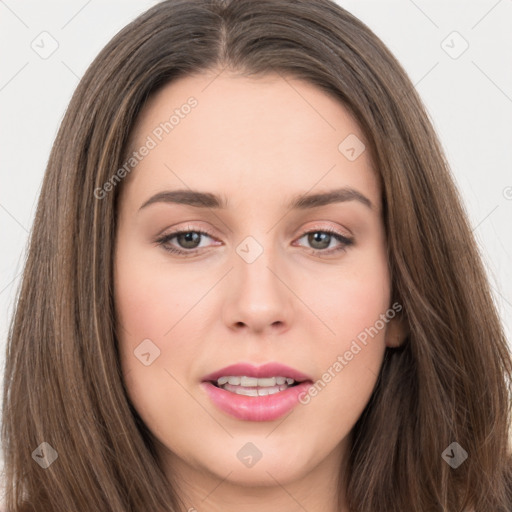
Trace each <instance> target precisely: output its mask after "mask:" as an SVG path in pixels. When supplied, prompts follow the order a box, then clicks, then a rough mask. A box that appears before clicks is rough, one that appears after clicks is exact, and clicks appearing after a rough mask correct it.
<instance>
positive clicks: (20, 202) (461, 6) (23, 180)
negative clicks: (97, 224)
mask: <svg viewBox="0 0 512 512" xmlns="http://www.w3.org/2000/svg"><path fill="white" fill-rule="evenodd" d="M256 1H257V0H256ZM155 3H156V2H155V1H148V0H138V1H135V0H129V1H126V0H125V1H122V2H121V1H119V0H118V1H112V0H111V1H107V2H106V1H100V0H89V1H86V0H72V1H70V0H67V1H60V2H57V1H46V2H36V1H35V0H31V1H15V0H5V1H4V0H0V48H1V51H2V54H1V55H2V61H1V62H2V64H1V67H0V119H1V123H0V142H1V151H0V173H1V185H2V186H1V188H0V226H1V235H0V236H1V243H2V251H1V254H0V269H1V273H0V365H1V366H0V368H1V370H0V372H2V373H1V374H0V377H3V366H4V351H5V343H6V335H7V329H8V320H9V318H10V315H11V313H12V309H13V303H14V299H15V292H16V288H17V285H18V283H19V277H20V272H21V270H22V264H23V260H24V251H25V244H26V242H27V237H28V231H29V229H30V226H31V224H32V220H33V215H34V211H35V206H36V199H37V196H38V193H39V190H40V186H41V180H42V177H43V173H44V169H45V166H46V162H47V160H48V156H49V152H50V148H51V145H52V143H53V139H54V137H55V135H56V132H57V128H58V125H59V123H60V121H61V119H62V116H63V114H64V111H65V109H66V106H67V104H68V102H69V100H70V98H71V95H72V93H73V91H74V89H75V87H76V86H77V84H78V80H79V78H80V77H81V76H82V74H83V73H84V71H85V70H86V68H87V67H88V65H89V64H90V63H91V61H92V60H93V58H94V57H95V56H96V55H97V53H98V52H99V51H100V49H101V48H102V47H103V46H104V45H105V44H106V43H107V41H108V40H109V39H110V38H111V37H112V36H113V35H114V34H115V33H116V32H117V31H119V30H120V29H121V28H122V27H123V26H124V25H126V24H127V23H128V22H129V21H131V20H132V19H133V18H135V17H136V16H137V15H138V14H140V13H142V12H143V11H145V10H146V9H147V8H148V7H150V6H151V5H154V4H155ZM338 3H339V4H340V5H342V6H343V7H345V8H346V9H348V10H349V11H350V12H352V13H353V14H355V15H356V16H357V17H359V18H360V19H361V20H362V21H363V22H365V23H366V24H367V25H368V26H369V27H370V28H371V29H372V30H373V31H374V32H375V33H376V34H377V35H378V36H379V37H380V38H381V39H382V40H383V41H384V43H385V44H387V45H388V47H389V48H390V50H391V51H392V52H393V53H394V54H395V56H396V57H397V58H398V60H399V61H400V62H401V63H402V65H403V66H404V67H405V69H406V71H407V72H408V74H409V76H410V77H411V79H412V81H413V83H414V84H415V86H416V88H417V90H418V91H419V93H420V95H421V97H422V98H423V100H424V102H425V104H426V106H427V109H428V111H429V113H430V116H431V119H432V121H433V123H434V126H435V128H436V130H437V132H438V134H439V137H440V139H441V142H442V144H443V147H444V149H445V151H446V154H447V157H448V160H449V162H450V164H451V166H452V170H453V173H454V175H455V179H456V181H457V184H458V186H459V188H460V191H461V193H462V196H463V198H464V201H465V204H466V207H467V211H468V214H469V217H470V221H471V224H472V226H473V230H474V233H475V235H476V238H477V243H478V244H479V247H480V250H481V253H482V256H483V258H484V261H485V264H486V266H487V268H488V273H489V278H490V281H491V284H492V287H493V289H494V293H495V299H496V303H497V305H498V308H499V311H500V314H501V317H502V319H503V322H504V325H505V328H506V332H507V335H508V339H509V340H510V339H511V338H512V336H511V333H512V314H511V313H512V269H511V263H512V170H511V162H512V122H511V117H512V65H511V64H512V61H511V57H512V36H511V35H510V27H511V26H512V0H499V1H497V0H478V1H476V0H473V1H468V0H450V1H447V0H443V1H431V0H414V1H412V0H394V1H391V0H378V1H377V0H375V1H369V0H339V1H338ZM44 31H46V32H48V33H49V34H50V35H51V37H50V36H47V35H46V36H44V35H43V36H40V34H41V33H42V32H44ZM454 31H455V32H457V33H458V34H459V35H457V34H453V32H454ZM51 38H54V39H55V40H56V41H57V43H58V48H57V49H56V51H55V52H54V53H53V54H52V55H50V56H49V57H48V58H46V59H43V58H41V57H40V56H39V55H38V53H36V51H34V49H33V48H32V47H31V45H33V46H35V47H36V48H39V50H38V51H40V52H43V51H48V50H49V49H51V44H52V41H51ZM464 40H465V41H467V44H469V47H468V48H467V50H466V51H465V52H464V53H462V54H461V55H460V56H458V54H459V53H460V52H461V51H462V50H463V49H464V46H465V43H464ZM443 41H444V42H443ZM53 44H55V43H53ZM450 54H451V55H450ZM453 57H457V58H453ZM33 449H35V447H27V450H30V451H32V450H33ZM1 462H2V460H1V459H0V465H1Z"/></svg>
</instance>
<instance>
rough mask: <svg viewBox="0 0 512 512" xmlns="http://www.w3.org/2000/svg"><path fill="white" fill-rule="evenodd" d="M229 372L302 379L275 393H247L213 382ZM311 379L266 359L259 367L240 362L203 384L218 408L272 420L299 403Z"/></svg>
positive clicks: (248, 418)
mask: <svg viewBox="0 0 512 512" xmlns="http://www.w3.org/2000/svg"><path fill="white" fill-rule="evenodd" d="M228 375H240V376H242V375H245V376H246V377H257V378H264V377H274V376H281V377H289V378H292V379H294V380H295V381H296V382H300V383H299V384H297V385H296V386H293V387H291V388H288V389H286V390H284V391H280V392H279V393H275V394H273V395H266V396H244V395H237V394H236V393H231V392H230V391H226V390H225V389H222V388H218V387H217V386H215V385H214V384H212V381H216V380H217V379H218V378H219V377H223V376H228ZM312 381H313V379H312V378H311V377H309V376H307V375H305V374H303V373H301V372H299V371H298V370H295V369H293V368H290V367H288V366H285V365H282V364H279V363H267V364H265V365H263V366H258V367H256V366H253V365H250V364H245V363H240V364H235V365H231V366H227V367H225V368H222V369H221V370H218V371H216V372H213V373H211V374H209V375H207V376H206V377H204V379H203V382H202V383H201V387H202V388H203V389H204V390H205V392H206V393H207V394H208V396H209V397H210V399H211V400H212V402H213V403H214V404H215V405H216V406H217V407H218V408H219V409H221V410H222V411H224V412H226V413H227V414H230V415H231V416H234V417H235V418H238V419H240V420H246V421H272V420H275V419H277V418H280V417H281V416H284V415H285V414H286V413H288V412H289V411H291V410H292V409H293V408H294V407H295V406H296V405H297V404H298V403H299V396H300V395H301V394H303V393H306V392H307V390H308V388H309V387H310V386H311V384H312Z"/></svg>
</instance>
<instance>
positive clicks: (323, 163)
mask: <svg viewBox="0 0 512 512" xmlns="http://www.w3.org/2000/svg"><path fill="white" fill-rule="evenodd" d="M145 145H146V146H148V147H149V146H151V149H150V151H146V153H147V155H146V156H145V157H144V158H143V159H141V161H140V162H137V165H136V168H134V171H133V172H132V173H131V175H130V182H131V183H130V185H129V188H135V189H137V191H139V192H140V193H141V194H147V193H150V192H155V191H156V189H157V188H158V187H162V186H168V187H177V186H179V187H180V188H187V187H190V188H195V189H205V190H208V191H215V190H219V189H222V191H223V193H225V194H227V195H231V194H236V193H237V192H241V191H243V190H247V189H252V190H253V192H255V193H256V192H258V193H260V194H265V192H271V191H275V190H276V189H278V190H280V191H283V190H285V189H290V192H291V193H292V194H291V195H293V192H297V191H300V190H302V189H304V191H305V190H308V189H311V188H312V187H315V186H316V185H315V184H317V185H318V186H319V187H320V188H322V187H324V188H328V187H334V186H339V185H340V184H347V185H349V186H353V187H354V188H359V189H364V190H365V194H366V195H371V196H373V199H372V202H374V203H375V204H376V205H377V206H378V203H379V200H378V198H379V193H378V183H377V181H378V180H377V179H376V178H377V176H376V173H375V172H374V170H373V166H372V161H371V158H370V155H369V151H366V150H365V149H364V148H365V146H367V144H366V141H365V137H364V135H363V133H362V131H361V129H360V127H359V125H358V123H357V122H356V120H355V119H354V118H353V116H352V115H351V114H350V113H349V112H348V110H347V109H346V108H345V107H344V106H343V105H342V103H341V102H340V101H338V100H336V99H335V98H333V97H332V96H331V95H329V94H327V93H326V92H324V91H323V90H322V89H320V88H318V87H316V86H314V85H312V84H310V83H308V82H305V81H303V80H299V79H296V78H292V77H285V76H281V75H278V74H275V75H270V74H269V75H265V76H261V77H257V78H256V77H243V76H239V75H233V74H227V73H221V74H215V73H204V74H199V75H192V76H186V77H183V78H180V79H178V80H176V81H174V82H172V83H170V84H167V85H166V86H164V87H163V88H162V89H160V90H159V91H158V92H157V93H156V94H154V95H153V96H152V97H151V98H150V99H149V101H148V102H147V103H146V105H145V106H144V108H143V110H142V112H141V114H140V115H139V118H138V119H137V122H136V124H135V126H134V129H133V132H132V137H131V148H132V150H134V151H137V150H138V149H140V148H142V147H143V146H145ZM347 150H348V152H347ZM354 156H355V157H356V158H354Z"/></svg>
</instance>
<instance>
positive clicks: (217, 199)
mask: <svg viewBox="0 0 512 512" xmlns="http://www.w3.org/2000/svg"><path fill="white" fill-rule="evenodd" d="M347 201H358V202H359V203H362V204H364V205H365V206H367V207H368V208H370V209H372V208H373V204H372V202H371V201H370V200H369V199H368V198H367V197H366V196H365V195H363V194H362V193H361V192H359V191H358V190H356V189H354V188H351V187H342V188H337V189H335V190H330V191H328V192H321V193H317V194H308V195H304V194H300V195H298V196H296V197H294V198H292V200H291V202H290V203H289V204H288V206H287V207H288V209H290V210H306V209H310V208H317V207H319V206H326V205H329V204H333V203H344V202H347ZM155 203H171V204H184V205H187V206H194V207H196V208H215V209H226V208H227V204H228V201H227V199H226V198H225V197H224V196H218V195H216V194H212V193H210V192H199V191H198V190H166V191H163V192H158V193H157V194H155V195H153V196H151V197H150V198H149V199H148V200H147V201H145V202H144V203H143V204H142V206H141V207H140V208H139V211H140V210H142V209H143V208H146V207H147V206H149V205H151V204H155Z"/></svg>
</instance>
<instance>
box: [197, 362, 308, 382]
mask: <svg viewBox="0 0 512 512" xmlns="http://www.w3.org/2000/svg"><path fill="white" fill-rule="evenodd" d="M229 375H240V376H245V377H257V378H259V379H261V378H265V377H288V378H291V379H293V380H294V381H296V382H303V381H307V380H310V381H312V380H313V379H312V378H311V377H310V376H309V375H306V374H304V373H302V372H299V371H298V370H296V369H295V368H290V367H289V366H286V365H284V364H281V363H276V362H270V363H265V364H263V365H261V366H254V365H253V364H250V363H236V364H232V365H229V366H225V367H224V368H221V369H220V370H217V371H215V372H213V373H210V374H209V375H206V376H205V377H203V382H210V381H216V380H217V379H219V378H220V377H224V376H229Z"/></svg>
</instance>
